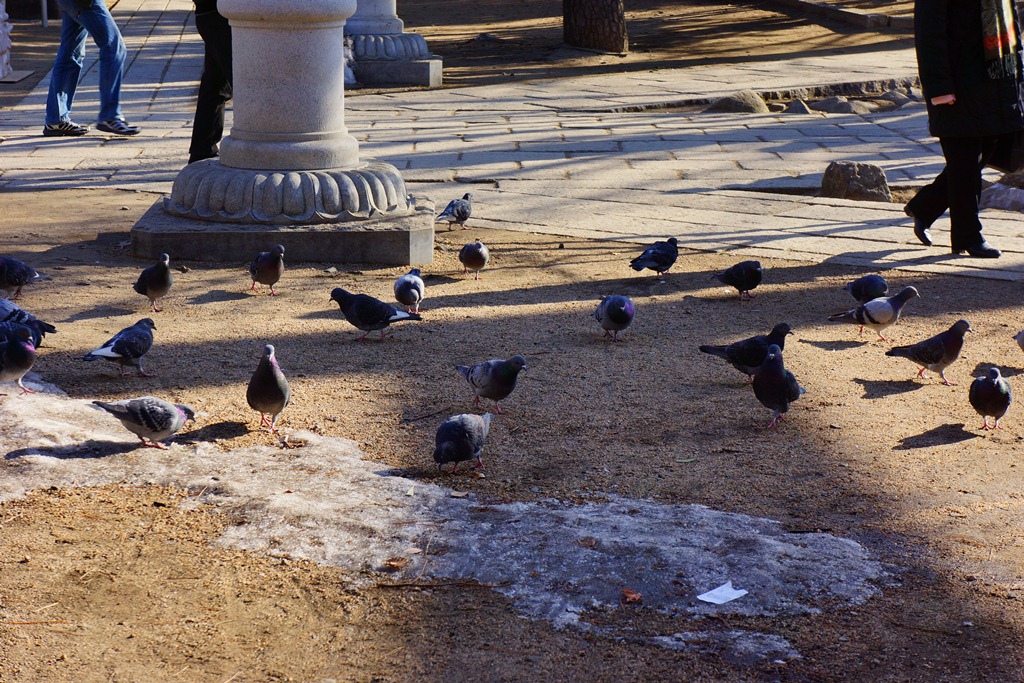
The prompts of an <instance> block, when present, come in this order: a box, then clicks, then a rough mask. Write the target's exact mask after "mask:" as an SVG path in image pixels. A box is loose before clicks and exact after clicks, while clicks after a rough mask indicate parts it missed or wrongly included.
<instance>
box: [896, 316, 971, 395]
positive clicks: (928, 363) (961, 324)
mask: <svg viewBox="0 0 1024 683" xmlns="http://www.w3.org/2000/svg"><path fill="white" fill-rule="evenodd" d="M968 332H974V330H972V329H971V324H970V323H969V322H967V321H966V320H957V321H956V322H955V323H953V325H952V327H950V328H949V329H948V330H946V331H945V332H940V333H939V334H937V335H935V336H934V337H929V338H928V339H925V340H924V341H921V342H918V343H916V344H911V345H909V346H896V347H893V348H891V349H889V350H888V351H886V352H885V355H887V356H893V357H895V358H908V359H910V360H912V361H914V362H915V363H917V364H918V365H920V366H921V369H920V370H918V371H917V376H918V377H921V378H924V371H925V370H931V371H932V372H937V373H939V377H941V378H942V383H943V384H945V385H946V386H950V387H951V386H953V383H952V382H950V381H949V380H948V379H946V368H948V367H949V366H950V365H952V364H953V363H954V362H955V361H956V359H957V358H959V357H960V350H961V349H963V347H964V335H965V334H967V333H968Z"/></svg>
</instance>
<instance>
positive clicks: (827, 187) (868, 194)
mask: <svg viewBox="0 0 1024 683" xmlns="http://www.w3.org/2000/svg"><path fill="white" fill-rule="evenodd" d="M821 196H822V197H838V198H840V199H858V200H865V201H875V202H890V203H891V202H892V193H891V192H889V183H888V182H887V181H886V179H885V171H883V170H882V169H881V168H880V167H878V166H875V165H873V164H864V163H861V162H858V161H833V162H832V163H831V164H829V165H828V168H826V169H825V174H824V176H822V179H821Z"/></svg>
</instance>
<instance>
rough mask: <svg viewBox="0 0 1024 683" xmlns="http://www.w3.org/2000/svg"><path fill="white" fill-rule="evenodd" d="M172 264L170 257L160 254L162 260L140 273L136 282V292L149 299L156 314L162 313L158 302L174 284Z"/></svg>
mask: <svg viewBox="0 0 1024 683" xmlns="http://www.w3.org/2000/svg"><path fill="white" fill-rule="evenodd" d="M170 263H171V257H170V256H168V255H167V254H160V260H159V261H157V262H156V263H154V264H153V265H151V266H150V267H149V268H146V269H145V270H143V271H142V272H141V273H139V279H138V280H136V281H135V288H134V289H135V291H136V292H138V293H139V294H141V295H142V296H144V297H147V298H148V299H149V305H150V307H151V308H152V309H153V312H154V313H159V312H160V309H159V308H157V307H156V302H157V301H158V300H160V299H162V298H163V297H164V296H166V295H167V292H169V291H171V286H172V285H173V284H174V276H173V275H171V265H170Z"/></svg>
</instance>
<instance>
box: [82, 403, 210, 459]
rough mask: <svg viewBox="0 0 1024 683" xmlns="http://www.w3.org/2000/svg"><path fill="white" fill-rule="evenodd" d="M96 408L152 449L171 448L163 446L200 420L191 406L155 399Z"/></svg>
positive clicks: (108, 404)
mask: <svg viewBox="0 0 1024 683" xmlns="http://www.w3.org/2000/svg"><path fill="white" fill-rule="evenodd" d="M92 404H93V405H94V406H99V407H100V408H102V409H103V410H105V411H107V412H108V413H110V414H111V415H113V416H114V417H116V418H117V419H118V420H120V421H121V424H123V425H124V426H125V427H126V428H127V429H128V431H129V432H131V433H132V434H134V435H135V436H137V437H139V439H140V440H141V441H142V445H143V446H146V447H148V448H164V449H165V448H167V446H166V444H162V443H160V442H161V441H163V440H164V439H166V438H168V437H169V436H172V435H174V434H176V433H177V432H178V430H179V429H181V428H182V426H184V424H185V423H186V422H187V421H188V420H194V419H195V418H196V411H195V410H193V409H192V407H191V406H186V405H182V404H180V403H177V404H176V403H171V402H169V401H165V400H163V399H162V398H156V397H154V396H142V397H141V398H130V399H126V400H124V401H113V402H110V403H108V402H106V401H93V402H92Z"/></svg>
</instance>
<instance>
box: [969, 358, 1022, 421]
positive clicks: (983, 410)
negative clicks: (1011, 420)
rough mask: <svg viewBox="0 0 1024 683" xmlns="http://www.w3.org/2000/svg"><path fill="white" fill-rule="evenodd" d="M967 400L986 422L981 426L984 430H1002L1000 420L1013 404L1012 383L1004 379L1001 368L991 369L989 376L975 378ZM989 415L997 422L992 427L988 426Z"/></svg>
mask: <svg viewBox="0 0 1024 683" xmlns="http://www.w3.org/2000/svg"><path fill="white" fill-rule="evenodd" d="M967 398H968V400H969V401H970V402H971V405H972V406H974V409H975V410H976V411H978V415H981V417H982V419H983V420H984V423H983V424H982V425H981V428H982V429H1002V427H1001V426H1000V425H999V420H1001V419H1002V417H1003V415H1006V411H1007V410H1009V409H1010V403H1012V402H1013V391H1012V390H1011V389H1010V383H1009V382H1007V381H1006V380H1005V379H1003V376H1002V375H1001V374H1000V372H999V368H989V371H988V375H986V376H984V377H977V378H975V380H974V381H973V382H971V390H970V391H969V392H968V394H967ZM989 415H991V416H992V417H994V418H995V420H996V421H995V424H994V425H992V426H991V427H990V426H989V424H988V416H989Z"/></svg>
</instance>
